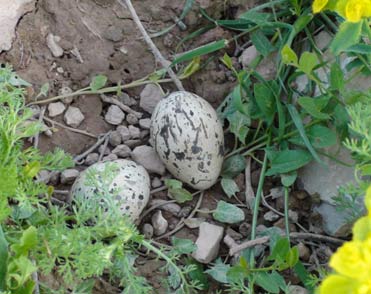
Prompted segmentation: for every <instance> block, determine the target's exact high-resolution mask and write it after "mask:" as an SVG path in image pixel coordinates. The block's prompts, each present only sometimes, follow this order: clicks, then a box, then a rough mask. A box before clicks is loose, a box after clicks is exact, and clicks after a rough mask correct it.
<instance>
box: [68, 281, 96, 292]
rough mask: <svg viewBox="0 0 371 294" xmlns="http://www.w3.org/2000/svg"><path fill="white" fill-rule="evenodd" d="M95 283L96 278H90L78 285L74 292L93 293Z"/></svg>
mask: <svg viewBox="0 0 371 294" xmlns="http://www.w3.org/2000/svg"><path fill="white" fill-rule="evenodd" d="M94 285H95V280H94V279H88V280H86V281H83V282H81V283H80V284H78V285H77V287H76V289H75V290H74V291H73V294H91V293H92V292H93V288H94Z"/></svg>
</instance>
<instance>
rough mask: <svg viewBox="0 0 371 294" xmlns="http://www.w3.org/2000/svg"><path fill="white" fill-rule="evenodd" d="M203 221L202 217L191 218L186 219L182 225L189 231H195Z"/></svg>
mask: <svg viewBox="0 0 371 294" xmlns="http://www.w3.org/2000/svg"><path fill="white" fill-rule="evenodd" d="M205 220H206V219H205V218H203V217H191V218H186V219H185V220H184V224H185V225H186V226H187V227H188V228H190V229H196V228H199V227H200V225H201V224H202V223H204V222H205Z"/></svg>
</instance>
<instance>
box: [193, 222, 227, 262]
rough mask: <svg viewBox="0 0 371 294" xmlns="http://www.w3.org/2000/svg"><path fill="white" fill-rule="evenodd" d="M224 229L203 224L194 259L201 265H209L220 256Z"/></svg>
mask: <svg viewBox="0 0 371 294" xmlns="http://www.w3.org/2000/svg"><path fill="white" fill-rule="evenodd" d="M223 232H224V228H223V227H221V226H217V225H213V224H210V223H207V222H203V223H202V224H201V225H200V231H199V235H198V238H197V240H196V246H197V249H196V251H195V252H194V253H193V254H192V255H193V258H194V259H196V260H197V261H198V262H201V263H205V264H207V263H209V262H211V261H212V260H213V259H215V258H216V257H217V256H218V252H219V247H220V241H221V240H222V238H223Z"/></svg>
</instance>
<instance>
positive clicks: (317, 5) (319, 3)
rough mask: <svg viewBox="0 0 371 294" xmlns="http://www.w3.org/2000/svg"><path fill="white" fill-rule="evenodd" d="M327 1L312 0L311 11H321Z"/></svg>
mask: <svg viewBox="0 0 371 294" xmlns="http://www.w3.org/2000/svg"><path fill="white" fill-rule="evenodd" d="M327 2H328V0H314V2H313V5H312V9H313V13H318V12H320V11H322V10H323V9H324V8H325V7H326V4H327Z"/></svg>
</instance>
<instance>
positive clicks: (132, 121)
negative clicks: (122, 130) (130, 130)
mask: <svg viewBox="0 0 371 294" xmlns="http://www.w3.org/2000/svg"><path fill="white" fill-rule="evenodd" d="M126 121H127V122H128V124H129V125H136V124H137V123H138V118H137V117H136V116H135V115H134V114H132V113H129V114H128V115H127V116H126Z"/></svg>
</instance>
